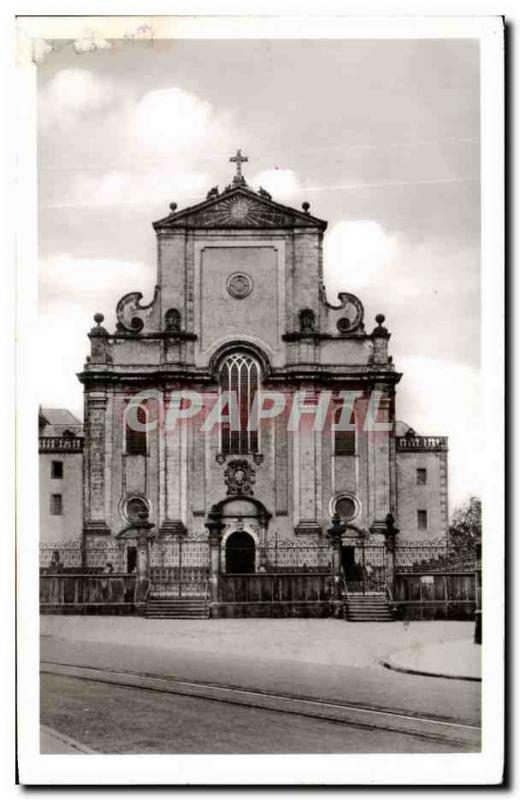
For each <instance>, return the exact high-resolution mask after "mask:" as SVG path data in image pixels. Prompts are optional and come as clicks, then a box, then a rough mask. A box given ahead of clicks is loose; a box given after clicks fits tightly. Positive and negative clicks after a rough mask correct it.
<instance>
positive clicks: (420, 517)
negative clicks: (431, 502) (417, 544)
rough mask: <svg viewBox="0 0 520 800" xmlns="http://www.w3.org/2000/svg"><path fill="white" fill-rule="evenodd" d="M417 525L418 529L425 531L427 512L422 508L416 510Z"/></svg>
mask: <svg viewBox="0 0 520 800" xmlns="http://www.w3.org/2000/svg"><path fill="white" fill-rule="evenodd" d="M417 527H418V528H419V530H420V531H425V530H426V529H427V527H428V512H427V511H425V510H424V509H419V510H418V511H417Z"/></svg>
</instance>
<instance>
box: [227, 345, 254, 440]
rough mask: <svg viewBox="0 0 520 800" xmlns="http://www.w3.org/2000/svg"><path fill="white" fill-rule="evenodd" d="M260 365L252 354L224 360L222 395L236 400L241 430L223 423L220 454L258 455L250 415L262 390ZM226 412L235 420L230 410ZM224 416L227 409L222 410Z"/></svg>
mask: <svg viewBox="0 0 520 800" xmlns="http://www.w3.org/2000/svg"><path fill="white" fill-rule="evenodd" d="M260 376H261V373H260V366H259V364H258V362H257V361H256V360H255V359H254V358H253V357H252V356H250V355H246V354H244V353H234V354H233V355H230V356H228V357H227V358H226V359H225V361H223V363H222V366H221V367H220V371H219V389H220V392H221V393H222V392H230V393H232V394H233V395H234V398H235V400H236V407H237V409H238V423H239V425H238V426H235V427H239V430H233V426H232V425H230V423H229V422H226V423H222V426H221V439H220V452H221V453H225V454H227V453H229V454H239V453H257V452H258V430H252V431H249V430H248V423H249V416H250V414H251V408H252V406H253V401H254V398H255V395H256V393H257V392H258V390H259V388H260ZM227 413H228V414H229V415H230V416H231V417H232V415H231V413H230V409H227ZM223 415H226V410H225V409H223Z"/></svg>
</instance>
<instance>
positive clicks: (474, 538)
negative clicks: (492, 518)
mask: <svg viewBox="0 0 520 800" xmlns="http://www.w3.org/2000/svg"><path fill="white" fill-rule="evenodd" d="M449 536H450V539H449V541H450V550H451V551H452V552H454V553H463V552H468V551H472V550H474V548H475V545H476V544H477V542H479V541H480V539H481V536H482V503H481V501H480V498H478V497H475V496H472V497H470V498H469V499H468V500H467V501H466V502H465V503H464V505H462V506H459V507H458V508H456V509H455V511H454V512H453V516H452V518H451V525H450V528H449Z"/></svg>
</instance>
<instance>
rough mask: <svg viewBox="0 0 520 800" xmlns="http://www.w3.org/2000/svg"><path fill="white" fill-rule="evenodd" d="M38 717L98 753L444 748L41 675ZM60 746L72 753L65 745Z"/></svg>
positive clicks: (391, 734) (445, 746) (444, 746)
mask: <svg viewBox="0 0 520 800" xmlns="http://www.w3.org/2000/svg"><path fill="white" fill-rule="evenodd" d="M41 705H42V711H41V714H42V722H43V723H44V724H46V725H49V726H52V727H53V728H57V729H59V730H60V731H62V732H63V733H65V734H66V735H68V736H70V737H73V738H74V739H75V740H79V741H81V742H82V743H83V744H84V745H86V746H90V747H91V748H93V749H95V750H97V751H98V752H101V753H378V752H380V753H432V752H441V753H444V752H445V753H449V752H455V751H459V752H460V751H461V749H462V748H461V747H460V745H459V746H454V745H450V744H449V743H447V742H439V741H432V740H431V739H425V738H423V737H417V736H409V735H407V734H402V733H396V732H395V731H386V730H377V729H366V728H360V727H356V726H353V725H349V724H344V723H342V722H332V721H329V720H322V719H313V718H309V717H307V716H304V715H299V714H292V713H284V712H283V711H268V710H264V709H259V708H248V707H241V706H237V705H233V704H230V703H222V702H218V701H214V700H207V699H201V698H194V697H185V696H180V695H171V694H164V693H161V692H156V691H147V690H143V689H139V688H126V687H121V686H116V685H109V684H106V683H100V682H96V681H89V680H81V679H78V678H71V677H66V676H61V675H60V676H58V675H50V674H42V678H41ZM64 752H70V750H69V749H67V748H66V746H65V748H64Z"/></svg>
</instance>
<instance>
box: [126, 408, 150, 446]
mask: <svg viewBox="0 0 520 800" xmlns="http://www.w3.org/2000/svg"><path fill="white" fill-rule="evenodd" d="M136 421H137V425H135V422H136ZM147 422H148V415H147V413H146V409H145V408H144V406H142V405H141V406H137V408H136V407H135V406H133V407H130V406H129V407H128V408H127V410H126V453H127V455H129V456H145V455H147V452H148V443H147V439H146V429H144V430H143V428H144V426H145V425H146V424H147Z"/></svg>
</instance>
